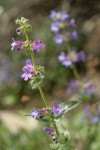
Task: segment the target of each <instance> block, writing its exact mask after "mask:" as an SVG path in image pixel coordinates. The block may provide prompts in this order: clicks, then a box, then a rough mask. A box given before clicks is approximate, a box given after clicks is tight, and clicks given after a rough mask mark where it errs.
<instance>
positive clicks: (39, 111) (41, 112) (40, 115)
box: [30, 108, 47, 119]
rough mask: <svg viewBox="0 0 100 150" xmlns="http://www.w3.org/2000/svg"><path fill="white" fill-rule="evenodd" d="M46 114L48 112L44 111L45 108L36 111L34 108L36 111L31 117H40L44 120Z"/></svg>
mask: <svg viewBox="0 0 100 150" xmlns="http://www.w3.org/2000/svg"><path fill="white" fill-rule="evenodd" d="M46 112H47V110H46V109H44V108H43V109H36V108H34V111H33V112H31V114H30V115H31V116H32V117H34V119H37V117H38V115H39V117H40V118H41V119H42V118H43V117H44V116H45V114H46Z"/></svg>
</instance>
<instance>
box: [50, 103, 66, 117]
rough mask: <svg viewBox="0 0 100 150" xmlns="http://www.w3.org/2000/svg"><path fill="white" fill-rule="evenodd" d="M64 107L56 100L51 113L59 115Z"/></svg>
mask: <svg viewBox="0 0 100 150" xmlns="http://www.w3.org/2000/svg"><path fill="white" fill-rule="evenodd" d="M63 110H64V108H62V107H61V106H60V105H59V103H58V102H55V103H54V105H53V106H52V111H51V113H55V114H56V115H59V114H60V113H61V112H62V111H63Z"/></svg>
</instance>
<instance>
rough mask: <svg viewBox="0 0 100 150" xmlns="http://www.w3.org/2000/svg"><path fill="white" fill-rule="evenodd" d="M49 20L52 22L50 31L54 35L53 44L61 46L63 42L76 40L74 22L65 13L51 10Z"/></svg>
mask: <svg viewBox="0 0 100 150" xmlns="http://www.w3.org/2000/svg"><path fill="white" fill-rule="evenodd" d="M50 18H51V19H52V21H53V22H52V24H51V31H52V32H54V33H55V37H54V41H55V43H57V44H62V43H63V42H65V41H69V40H71V39H77V38H78V35H77V31H76V30H75V26H76V23H75V20H74V19H73V18H71V17H70V16H69V14H68V13H67V12H66V11H61V12H56V11H54V10H53V11H51V14H50Z"/></svg>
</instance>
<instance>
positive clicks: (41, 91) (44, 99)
mask: <svg viewBox="0 0 100 150" xmlns="http://www.w3.org/2000/svg"><path fill="white" fill-rule="evenodd" d="M38 88H39V91H40V94H41V97H42V99H43V102H44V104H45V106H46V107H47V108H48V104H47V102H46V98H45V95H44V92H43V90H42V88H41V86H40V85H39V84H38Z"/></svg>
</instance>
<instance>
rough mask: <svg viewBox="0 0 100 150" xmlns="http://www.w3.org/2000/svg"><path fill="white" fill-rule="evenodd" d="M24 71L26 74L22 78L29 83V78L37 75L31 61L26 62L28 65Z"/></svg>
mask: <svg viewBox="0 0 100 150" xmlns="http://www.w3.org/2000/svg"><path fill="white" fill-rule="evenodd" d="M22 71H23V72H24V73H23V74H22V75H21V77H22V78H24V80H25V81H27V80H28V79H29V78H31V77H32V75H33V74H34V73H35V71H34V66H33V65H32V63H31V60H30V59H28V60H26V65H25V66H24V67H23V69H22Z"/></svg>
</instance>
